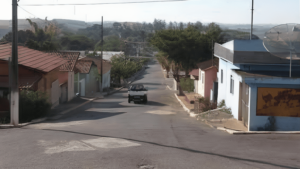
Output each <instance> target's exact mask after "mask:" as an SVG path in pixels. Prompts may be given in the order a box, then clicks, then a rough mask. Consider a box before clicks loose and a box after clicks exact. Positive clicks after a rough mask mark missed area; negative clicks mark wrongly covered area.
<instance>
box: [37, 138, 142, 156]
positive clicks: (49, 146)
mask: <svg viewBox="0 0 300 169" xmlns="http://www.w3.org/2000/svg"><path fill="white" fill-rule="evenodd" d="M38 144H39V145H40V146H42V147H45V151H44V153H45V154H56V153H62V152H72V151H95V150H97V149H115V148H126V147H135V146H140V145H141V144H138V143H134V142H131V141H128V140H125V139H118V138H108V137H100V138H97V139H89V140H79V141H77V140H72V141H57V142H55V141H45V140H39V141H38Z"/></svg>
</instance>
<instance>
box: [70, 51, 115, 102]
mask: <svg viewBox="0 0 300 169" xmlns="http://www.w3.org/2000/svg"><path fill="white" fill-rule="evenodd" d="M102 66H103V69H102V71H103V72H102V73H103V76H102V86H101V83H100V80H101V79H100V78H101V76H100V75H101V59H100V58H99V57H84V58H82V59H80V60H79V61H78V63H77V64H76V68H77V71H76V74H75V78H76V80H75V86H76V87H75V92H76V93H79V94H80V96H92V95H94V94H95V93H96V92H100V90H101V89H102V90H103V89H105V88H108V87H110V81H111V80H110V71H111V64H110V62H109V61H107V60H104V59H103V61H102ZM78 79H79V80H78Z"/></svg>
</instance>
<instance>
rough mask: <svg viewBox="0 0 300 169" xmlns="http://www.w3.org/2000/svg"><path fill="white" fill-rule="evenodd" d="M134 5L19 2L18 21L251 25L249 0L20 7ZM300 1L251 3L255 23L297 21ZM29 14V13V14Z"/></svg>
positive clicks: (4, 5)
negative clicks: (69, 20) (71, 20)
mask: <svg viewBox="0 0 300 169" xmlns="http://www.w3.org/2000/svg"><path fill="white" fill-rule="evenodd" d="M132 1H134V2H136V1H147V0H84V1H83V0H20V2H19V6H21V8H23V9H25V10H26V11H27V12H25V11H24V10H23V9H21V8H18V18H20V19H25V18H34V17H36V18H41V19H44V18H45V17H48V20H51V19H73V20H82V21H87V22H92V21H100V20H101V16H103V17H104V20H105V21H119V22H125V21H127V22H153V20H154V18H157V19H163V20H166V21H167V22H169V21H177V22H196V21H200V22H203V23H208V22H217V23H232V24H250V23H251V2H252V0H187V1H181V2H157V3H143V4H117V5H89V6H78V5H77V6H75V5H70V6H23V5H28V4H76V3H79V4H82V3H99V2H100V3H105V2H109V3H112V2H132ZM148 1H149V0H148ZM299 1H300V0H254V23H255V24H284V23H299V22H300V10H299V9H300V3H299ZM11 4H12V0H1V10H0V20H10V19H11V13H12V10H11ZM28 12H29V13H28Z"/></svg>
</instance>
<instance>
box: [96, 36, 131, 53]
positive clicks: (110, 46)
mask: <svg viewBox="0 0 300 169" xmlns="http://www.w3.org/2000/svg"><path fill="white" fill-rule="evenodd" d="M100 42H101V41H99V42H98V43H97V44H96V45H95V50H101V43H100ZM124 48H125V43H124V42H123V41H122V39H120V38H119V37H118V36H108V37H106V38H105V39H104V42H103V50H105V51H122V50H123V49H124Z"/></svg>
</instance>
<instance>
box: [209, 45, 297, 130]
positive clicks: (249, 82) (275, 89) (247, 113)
mask: <svg viewBox="0 0 300 169" xmlns="http://www.w3.org/2000/svg"><path fill="white" fill-rule="evenodd" d="M214 53H215V54H214V55H215V57H218V58H219V72H218V102H220V101H222V100H225V103H226V106H227V107H229V108H231V110H232V114H233V116H234V118H236V119H238V120H240V121H242V122H243V123H244V125H245V126H247V127H248V130H249V131H257V130H269V129H270V126H271V127H274V126H275V127H276V130H278V131H299V130H300V61H299V60H293V62H292V65H293V66H292V78H290V77H289V68H290V62H289V59H282V58H279V57H276V56H274V55H272V54H270V53H269V52H268V51H267V50H266V49H265V48H264V46H263V41H262V40H233V41H229V42H227V43H225V44H223V45H220V44H215V51H214ZM274 119H275V121H276V122H274Z"/></svg>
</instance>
